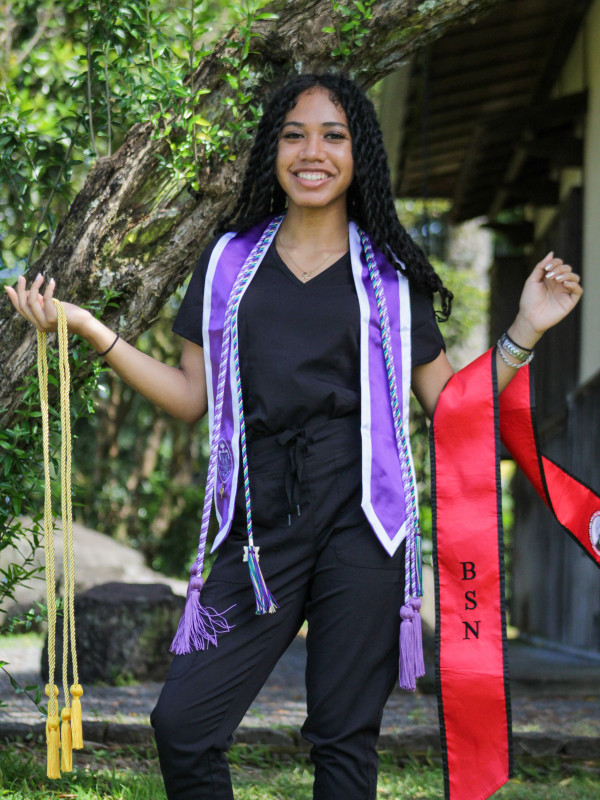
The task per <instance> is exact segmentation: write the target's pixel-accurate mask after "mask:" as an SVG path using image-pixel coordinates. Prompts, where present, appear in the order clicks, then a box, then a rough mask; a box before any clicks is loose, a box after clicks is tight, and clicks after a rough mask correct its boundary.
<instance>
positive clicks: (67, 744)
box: [60, 708, 73, 772]
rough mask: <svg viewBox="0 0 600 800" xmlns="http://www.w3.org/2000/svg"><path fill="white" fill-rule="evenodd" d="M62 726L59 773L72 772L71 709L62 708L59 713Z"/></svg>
mask: <svg viewBox="0 0 600 800" xmlns="http://www.w3.org/2000/svg"><path fill="white" fill-rule="evenodd" d="M60 716H61V718H62V725H61V728H60V769H61V772H73V749H72V747H71V724H70V723H71V709H70V708H63V710H62V711H61V712H60Z"/></svg>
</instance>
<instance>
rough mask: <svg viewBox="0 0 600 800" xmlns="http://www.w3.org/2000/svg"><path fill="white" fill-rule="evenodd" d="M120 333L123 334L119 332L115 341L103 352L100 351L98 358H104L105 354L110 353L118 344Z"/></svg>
mask: <svg viewBox="0 0 600 800" xmlns="http://www.w3.org/2000/svg"><path fill="white" fill-rule="evenodd" d="M120 335H121V334H119V333H117V335H116V337H115V340H114V342H113V343H112V344H111V346H110V347H109V348H108V349H107V350H105V351H104V352H103V353H98V358H104V356H105V355H108V353H110V351H111V350H112V349H113V347H114V346H115V345H116V343H117V341H118V339H119V336H120Z"/></svg>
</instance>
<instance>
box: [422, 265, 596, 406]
mask: <svg viewBox="0 0 600 800" xmlns="http://www.w3.org/2000/svg"><path fill="white" fill-rule="evenodd" d="M582 294H583V289H582V288H581V286H580V285H579V275H576V274H575V273H574V272H573V270H572V269H571V267H570V266H569V265H568V264H565V263H563V261H562V259H560V258H554V253H548V255H547V256H546V258H544V259H542V261H540V262H539V263H538V264H536V266H535V268H534V269H533V271H532V273H531V275H530V276H529V277H528V278H527V280H526V281H525V285H524V287H523V292H522V293H521V299H520V301H519V311H518V313H517V316H516V318H515V321H514V322H513V323H512V325H511V326H510V328H509V329H508V331H507V333H508V335H509V336H510V338H511V339H512V340H513V341H514V342H516V343H517V345H520V347H522V348H527V350H532V349H533V348H534V347H535V345H536V344H537V343H538V341H539V340H540V338H541V337H542V335H543V334H544V332H545V331H547V330H548V329H549V328H551V327H553V326H554V325H556V324H557V323H558V322H560V321H561V320H562V319H564V317H566V316H567V314H569V313H570V312H571V311H572V310H573V309H574V308H575V306H576V305H577V303H578V302H579V299H580V297H581V295H582ZM502 355H504V358H502ZM502 355H501V354H500V352H499V351H498V352H497V353H496V366H497V370H498V391H500V392H501V391H502V390H503V389H504V388H505V387H506V386H507V385H508V384H509V382H510V381H511V380H512V378H513V377H514V376H515V374H516V368H517V367H518V366H519V363H520V361H519V360H518V359H517V358H515V357H514V356H512V355H511V354H510V353H508V352H505V351H503V353H502ZM505 359H506V361H508V362H510V364H514V366H509V364H507V363H506V361H505ZM452 374H453V369H452V366H451V365H450V363H449V361H448V359H447V358H446V354H445V353H440V355H439V356H438V357H437V358H436V359H435V360H434V361H431V362H430V363H429V364H423V365H422V366H420V367H415V368H414V369H413V371H412V389H413V392H414V393H415V396H416V398H417V400H418V401H419V403H420V404H421V406H422V407H423V409H424V411H425V413H426V414H427V416H428V417H429V418H430V419H431V417H432V416H433V412H434V411H435V407H436V404H437V401H438V397H439V396H440V394H441V392H442V389H443V388H444V386H445V385H446V383H447V382H448V380H449V379H450V378H451V377H452Z"/></svg>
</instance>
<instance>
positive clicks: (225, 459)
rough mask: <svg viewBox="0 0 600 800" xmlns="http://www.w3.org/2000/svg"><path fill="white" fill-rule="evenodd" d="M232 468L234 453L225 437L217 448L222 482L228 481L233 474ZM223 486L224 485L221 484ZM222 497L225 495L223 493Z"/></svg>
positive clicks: (218, 468) (218, 466)
mask: <svg viewBox="0 0 600 800" xmlns="http://www.w3.org/2000/svg"><path fill="white" fill-rule="evenodd" d="M232 470H233V454H232V452H231V448H230V447H229V445H228V444H227V442H226V441H225V439H221V441H220V442H219V446H218V448H217V472H218V475H219V480H220V481H221V484H225V483H227V479H228V478H229V476H230V475H231V472H232ZM221 488H223V487H222V486H221ZM221 497H223V495H221Z"/></svg>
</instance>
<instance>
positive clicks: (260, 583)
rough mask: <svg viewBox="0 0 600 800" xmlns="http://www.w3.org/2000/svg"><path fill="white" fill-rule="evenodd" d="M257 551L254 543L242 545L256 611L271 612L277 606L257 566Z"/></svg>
mask: <svg viewBox="0 0 600 800" xmlns="http://www.w3.org/2000/svg"><path fill="white" fill-rule="evenodd" d="M258 551H259V548H258V547H254V545H249V546H248V547H244V561H247V562H248V568H249V570H250V580H251V581H252V588H253V589H254V596H255V598H256V613H257V614H273V613H274V612H275V611H277V609H278V608H279V606H278V605H277V601H276V600H275V598H274V597H273V595H272V594H271V592H270V591H269V590H268V589H267V584H266V583H265V579H264V578H263V574H262V572H261V571H260V567H259V566H258Z"/></svg>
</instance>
